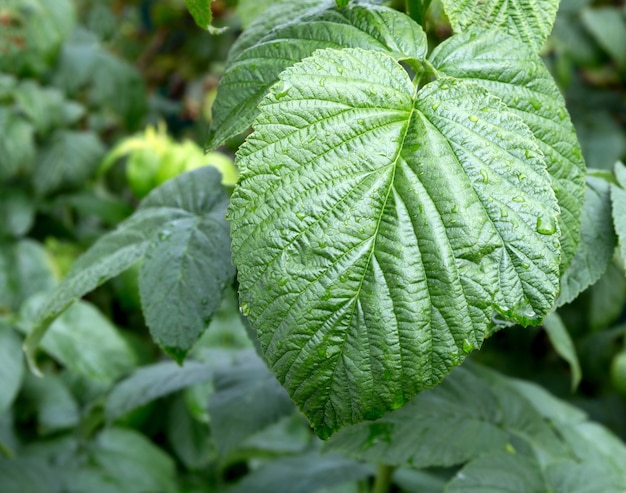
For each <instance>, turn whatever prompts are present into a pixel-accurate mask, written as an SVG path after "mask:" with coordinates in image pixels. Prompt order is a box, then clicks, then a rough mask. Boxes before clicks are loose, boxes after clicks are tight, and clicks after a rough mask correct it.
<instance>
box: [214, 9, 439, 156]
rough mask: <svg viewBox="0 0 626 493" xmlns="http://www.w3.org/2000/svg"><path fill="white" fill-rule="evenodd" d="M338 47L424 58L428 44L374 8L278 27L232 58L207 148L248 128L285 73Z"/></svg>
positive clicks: (392, 14)
mask: <svg viewBox="0 0 626 493" xmlns="http://www.w3.org/2000/svg"><path fill="white" fill-rule="evenodd" d="M333 3H334V2H333ZM268 15H269V14H268ZM341 47H358V48H365V49H370V50H378V51H387V52H390V53H394V55H395V56H396V57H397V58H423V57H424V56H425V55H426V49H427V44H426V35H425V34H424V31H423V30H422V28H421V27H420V26H419V25H418V24H416V23H415V22H414V21H412V20H411V19H410V18H409V17H407V16H406V15H404V14H402V13H401V12H397V11H395V10H392V9H389V8H386V7H378V6H372V5H368V6H365V5H355V6H352V7H346V8H343V9H341V10H335V9H331V10H325V11H321V12H316V13H315V14H311V15H310V16H309V17H303V18H300V19H299V20H298V22H297V23H290V24H285V25H282V26H279V27H277V28H276V29H274V30H272V31H270V32H269V33H268V34H267V35H266V36H264V37H263V38H261V39H259V40H256V42H255V43H254V44H252V45H251V46H249V47H247V48H246V49H245V50H243V51H241V52H236V55H235V56H232V55H231V58H230V60H229V65H228V68H227V70H226V73H225V74H224V77H223V79H222V81H221V82H220V85H219V88H218V97H217V99H216V100H215V105H214V106H213V121H212V123H211V130H210V132H209V142H208V146H209V147H212V148H213V147H217V146H218V145H220V144H222V143H223V142H224V141H225V140H226V139H229V138H231V137H234V136H235V135H237V134H239V133H241V132H243V131H245V130H246V129H247V128H248V127H250V125H251V124H252V121H253V120H254V118H255V117H256V115H257V114H258V110H257V106H258V104H259V102H260V101H261V99H262V98H263V96H265V94H266V93H267V91H268V89H269V88H270V87H271V86H272V84H274V83H275V82H276V81H278V75H279V74H280V73H281V72H282V71H283V70H284V69H286V68H287V67H290V66H291V65H293V64H294V63H296V62H298V61H300V60H302V59H303V58H306V57H308V56H310V55H311V54H313V52H314V51H315V50H318V49H321V48H341Z"/></svg>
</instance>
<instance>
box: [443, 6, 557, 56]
mask: <svg viewBox="0 0 626 493" xmlns="http://www.w3.org/2000/svg"><path fill="white" fill-rule="evenodd" d="M442 3H443V7H444V10H445V11H446V14H447V15H448V18H449V19H450V23H451V24H452V28H453V29H454V30H455V31H456V32H464V31H467V30H468V29H471V28H474V27H483V28H486V29H492V30H498V31H501V32H505V33H508V34H510V35H512V36H515V37H516V38H517V39H518V40H520V41H521V42H522V43H524V44H526V45H528V46H530V47H531V48H532V49H533V51H534V52H535V53H538V52H539V51H540V50H541V48H542V46H543V44H544V42H545V40H546V38H547V37H548V35H549V34H550V31H552V25H553V24H554V20H555V19H556V12H557V10H558V8H559V0H484V1H481V2H476V1H472V0H443V1H442Z"/></svg>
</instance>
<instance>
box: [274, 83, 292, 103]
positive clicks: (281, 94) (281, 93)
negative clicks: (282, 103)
mask: <svg viewBox="0 0 626 493" xmlns="http://www.w3.org/2000/svg"><path fill="white" fill-rule="evenodd" d="M290 90H291V84H289V83H288V82H284V83H283V87H282V88H281V90H280V91H278V92H277V93H276V99H282V98H284V97H285V96H286V95H287V93H289V91H290Z"/></svg>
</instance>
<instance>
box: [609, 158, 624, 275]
mask: <svg viewBox="0 0 626 493" xmlns="http://www.w3.org/2000/svg"><path fill="white" fill-rule="evenodd" d="M615 177H616V178H617V180H618V182H619V183H620V184H621V185H622V187H623V186H624V183H625V182H626V166H624V165H623V164H622V163H620V162H618V163H617V164H616V165H615ZM611 202H612V203H613V224H614V226H615V231H616V233H617V237H618V238H619V251H620V254H621V257H622V261H623V262H624V263H626V190H624V188H620V187H618V186H616V185H611Z"/></svg>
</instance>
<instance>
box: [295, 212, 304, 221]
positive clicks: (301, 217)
mask: <svg viewBox="0 0 626 493" xmlns="http://www.w3.org/2000/svg"><path fill="white" fill-rule="evenodd" d="M296 217H297V218H298V219H300V221H302V220H303V219H304V218H305V217H306V214H305V213H304V212H296Z"/></svg>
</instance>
